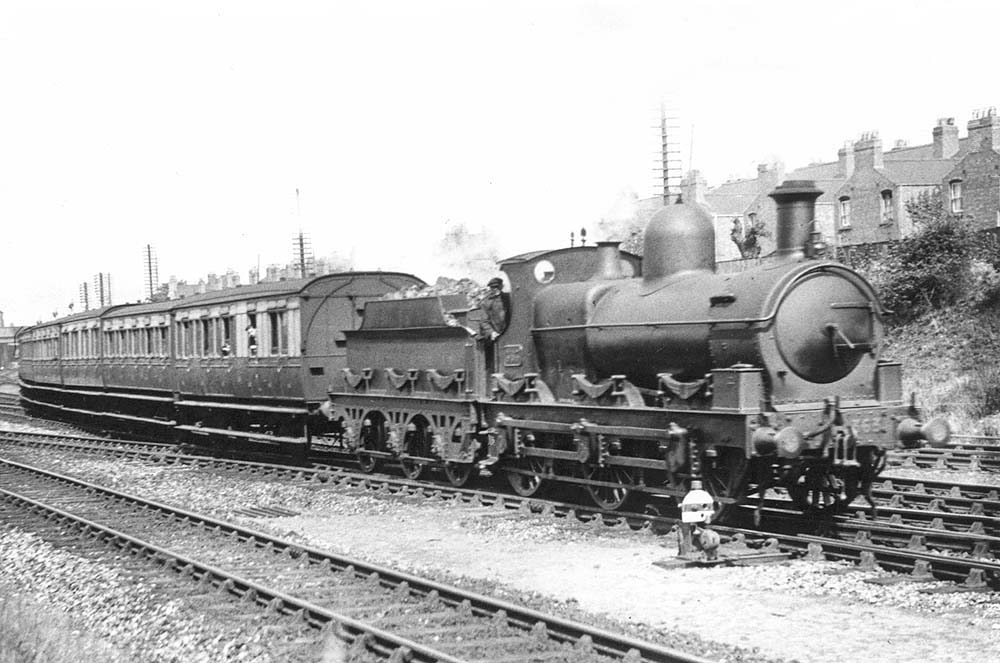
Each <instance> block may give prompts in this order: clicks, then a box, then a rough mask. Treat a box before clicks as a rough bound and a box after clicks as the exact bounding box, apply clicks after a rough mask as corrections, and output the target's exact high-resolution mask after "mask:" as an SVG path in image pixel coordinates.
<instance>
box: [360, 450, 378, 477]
mask: <svg viewBox="0 0 1000 663" xmlns="http://www.w3.org/2000/svg"><path fill="white" fill-rule="evenodd" d="M358 465H359V466H360V467H361V471H362V472H364V473H366V474H371V473H372V472H374V471H375V470H377V469H378V458H376V457H375V456H373V455H371V454H366V453H365V452H363V451H359V452H358Z"/></svg>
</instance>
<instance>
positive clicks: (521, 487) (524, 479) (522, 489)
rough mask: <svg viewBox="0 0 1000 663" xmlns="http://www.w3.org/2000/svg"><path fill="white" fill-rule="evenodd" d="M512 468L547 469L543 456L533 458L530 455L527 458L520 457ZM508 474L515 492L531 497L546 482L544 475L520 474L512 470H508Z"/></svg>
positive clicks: (540, 470)
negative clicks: (543, 478)
mask: <svg viewBox="0 0 1000 663" xmlns="http://www.w3.org/2000/svg"><path fill="white" fill-rule="evenodd" d="M512 469H518V470H526V471H529V472H538V473H542V472H544V471H545V461H544V460H543V459H541V458H533V457H531V456H529V457H527V458H521V459H518V460H517V461H516V462H515V463H514V467H513V468H512ZM506 474H507V481H509V482H510V487H511V488H513V489H514V492H515V493H517V494H518V495H520V496H521V497H531V496H532V495H535V494H536V493H538V491H539V490H540V489H541V487H542V484H543V483H544V481H543V480H542V477H540V476H534V475H531V474H519V473H517V472H512V471H510V470H508V471H507V473H506Z"/></svg>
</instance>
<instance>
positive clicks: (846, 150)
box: [837, 141, 854, 179]
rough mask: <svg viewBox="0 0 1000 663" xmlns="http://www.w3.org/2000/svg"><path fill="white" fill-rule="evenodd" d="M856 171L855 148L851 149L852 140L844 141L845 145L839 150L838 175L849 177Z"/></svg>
mask: <svg viewBox="0 0 1000 663" xmlns="http://www.w3.org/2000/svg"><path fill="white" fill-rule="evenodd" d="M853 173H854V150H853V149H851V141H847V142H845V143H844V146H843V147H841V148H840V149H839V150H837V177H843V178H844V179H847V178H848V177H850V176H851V175H852V174H853Z"/></svg>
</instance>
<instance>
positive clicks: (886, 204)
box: [882, 189, 892, 224]
mask: <svg viewBox="0 0 1000 663" xmlns="http://www.w3.org/2000/svg"><path fill="white" fill-rule="evenodd" d="M882 223H883V224H889V223H892V191H890V190H888V189H886V190H885V191H883V192H882Z"/></svg>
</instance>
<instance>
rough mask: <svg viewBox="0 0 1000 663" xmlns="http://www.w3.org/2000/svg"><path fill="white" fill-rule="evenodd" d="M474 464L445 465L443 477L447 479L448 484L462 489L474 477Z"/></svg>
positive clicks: (475, 472)
mask: <svg viewBox="0 0 1000 663" xmlns="http://www.w3.org/2000/svg"><path fill="white" fill-rule="evenodd" d="M477 473H478V472H477V471H476V465H475V463H445V465H444V475H445V476H446V477H448V483H450V484H451V485H453V486H455V487H456V488H462V487H463V486H465V485H466V484H468V483H469V481H470V480H471V479H472V478H473V477H474V476H476V474H477Z"/></svg>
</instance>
